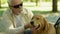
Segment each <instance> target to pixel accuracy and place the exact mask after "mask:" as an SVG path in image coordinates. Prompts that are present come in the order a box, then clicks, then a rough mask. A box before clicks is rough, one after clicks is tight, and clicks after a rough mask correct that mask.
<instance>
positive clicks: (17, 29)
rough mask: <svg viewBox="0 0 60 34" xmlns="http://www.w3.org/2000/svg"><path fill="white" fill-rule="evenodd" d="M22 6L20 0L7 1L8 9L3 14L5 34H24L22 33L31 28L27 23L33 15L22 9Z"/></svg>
mask: <svg viewBox="0 0 60 34" xmlns="http://www.w3.org/2000/svg"><path fill="white" fill-rule="evenodd" d="M22 4H23V2H22V0H8V5H9V9H8V10H7V11H5V12H4V13H3V23H4V25H5V26H4V27H5V34H24V31H25V30H26V29H28V28H29V27H30V26H31V25H30V24H29V22H30V20H31V18H32V16H33V13H32V12H31V11H30V10H27V9H24V8H23V5H22ZM25 32H26V31H25ZM28 32H30V31H28ZM25 34H30V33H27V32H26V33H25Z"/></svg>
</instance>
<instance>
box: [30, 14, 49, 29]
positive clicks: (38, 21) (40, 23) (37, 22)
mask: <svg viewBox="0 0 60 34" xmlns="http://www.w3.org/2000/svg"><path fill="white" fill-rule="evenodd" d="M30 23H31V24H32V26H34V27H36V26H37V27H36V29H45V27H46V25H47V24H48V23H47V21H46V20H45V18H44V17H43V16H41V15H34V16H33V17H32V19H31V22H30Z"/></svg>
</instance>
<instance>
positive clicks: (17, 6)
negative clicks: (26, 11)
mask: <svg viewBox="0 0 60 34" xmlns="http://www.w3.org/2000/svg"><path fill="white" fill-rule="evenodd" d="M19 6H23V4H22V3H20V4H18V5H15V6H11V7H13V8H19Z"/></svg>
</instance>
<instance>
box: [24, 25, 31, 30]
mask: <svg viewBox="0 0 60 34" xmlns="http://www.w3.org/2000/svg"><path fill="white" fill-rule="evenodd" d="M31 27H32V25H31V24H26V25H25V26H24V28H25V29H28V28H31Z"/></svg>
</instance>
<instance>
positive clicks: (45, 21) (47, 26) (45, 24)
mask: <svg viewBox="0 0 60 34" xmlns="http://www.w3.org/2000/svg"><path fill="white" fill-rule="evenodd" d="M43 20H44V30H45V31H47V30H48V28H49V24H48V22H47V20H46V19H45V18H43Z"/></svg>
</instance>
